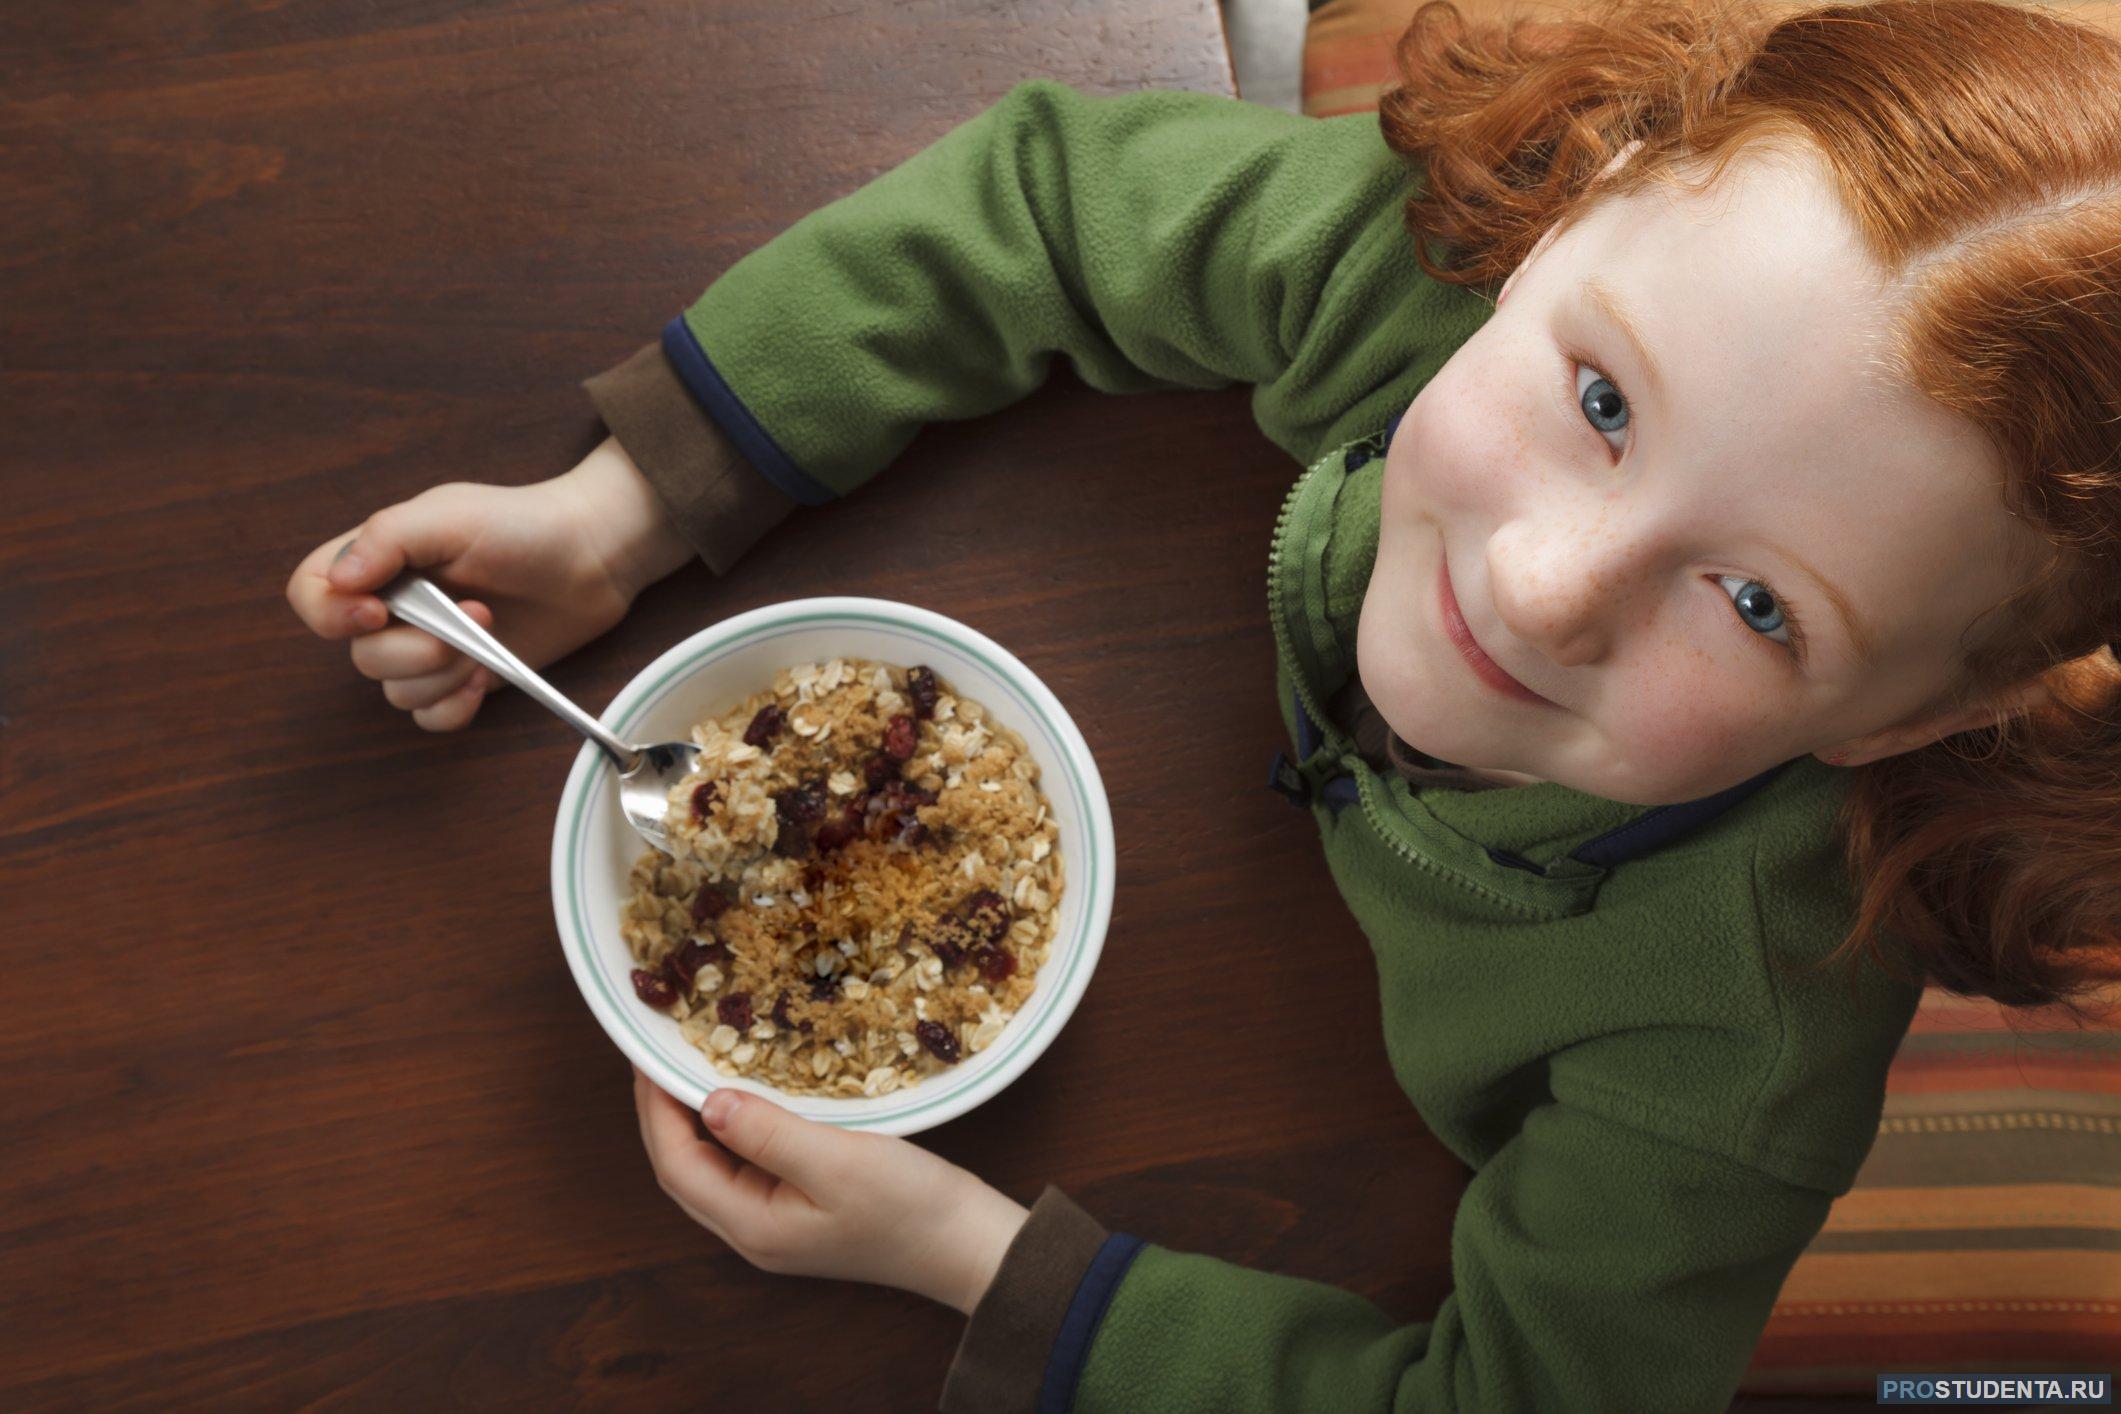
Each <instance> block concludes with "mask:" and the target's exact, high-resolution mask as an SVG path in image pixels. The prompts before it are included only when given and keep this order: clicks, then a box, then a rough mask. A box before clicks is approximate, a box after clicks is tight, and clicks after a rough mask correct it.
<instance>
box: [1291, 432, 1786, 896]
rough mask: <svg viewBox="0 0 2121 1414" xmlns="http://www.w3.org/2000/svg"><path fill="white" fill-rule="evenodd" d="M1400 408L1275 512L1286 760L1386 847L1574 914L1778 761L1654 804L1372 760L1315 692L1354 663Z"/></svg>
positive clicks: (1315, 470) (1326, 696)
mask: <svg viewBox="0 0 2121 1414" xmlns="http://www.w3.org/2000/svg"><path fill="white" fill-rule="evenodd" d="M1404 416H1405V414H1404V413H1401V414H1400V415H1399V416H1396V417H1394V418H1393V419H1392V420H1391V421H1390V423H1388V424H1387V425H1386V427H1385V428H1384V430H1383V431H1381V432H1376V433H1372V434H1370V435H1369V436H1366V437H1361V438H1357V439H1356V440H1354V441H1352V442H1349V443H1346V444H1343V445H1342V446H1339V447H1336V448H1334V449H1333V450H1332V451H1330V452H1328V453H1327V454H1326V455H1325V456H1323V457H1321V458H1320V459H1319V460H1318V461H1316V462H1314V463H1313V464H1312V465H1311V467H1310V468H1309V469H1308V470H1307V471H1306V472H1305V473H1304V475H1303V476H1302V478H1301V479H1299V480H1298V482H1297V483H1296V485H1295V486H1294V487H1293V488H1292V489H1291V490H1290V492H1289V495H1288V498H1287V500H1286V501H1285V503H1284V505H1283V507H1282V513H1281V516H1280V518H1279V519H1278V520H1277V521H1276V524H1275V534H1274V545H1273V550H1272V553H1271V554H1270V556H1269V560H1268V576H1267V579H1268V597H1269V603H1270V612H1271V614H1272V617H1273V620H1274V629H1275V641H1276V644H1277V647H1278V649H1279V650H1280V652H1281V657H1282V664H1283V668H1284V671H1285V673H1286V674H1287V676H1288V680H1289V683H1290V687H1291V691H1292V695H1293V698H1294V701H1293V703H1292V704H1291V705H1292V707H1293V709H1294V711H1293V716H1294V719H1295V721H1296V725H1297V743H1296V744H1297V749H1298V751H1299V753H1300V754H1301V755H1302V757H1303V758H1304V759H1303V760H1301V761H1299V762H1298V763H1297V764H1298V769H1299V770H1300V771H1301V772H1302V774H1304V775H1305V776H1306V777H1308V778H1310V779H1312V781H1313V783H1314V784H1315V785H1317V786H1319V787H1320V788H1321V789H1324V788H1325V787H1326V786H1327V784H1328V783H1329V782H1332V783H1333V784H1335V785H1337V787H1338V789H1337V791H1329V792H1327V793H1326V798H1327V799H1328V800H1329V801H1333V800H1335V799H1336V798H1337V800H1338V801H1339V802H1340V803H1341V804H1343V805H1344V804H1359V805H1360V806H1361V808H1362V809H1363V811H1364V812H1365V814H1366V815H1367V816H1368V817H1369V819H1370V823H1371V824H1372V826H1373V827H1374V828H1376V830H1377V831H1378V833H1379V834H1380V835H1381V836H1383V837H1384V838H1385V840H1386V842H1387V843H1388V844H1390V845H1392V846H1393V847H1394V848H1395V849H1397V850H1399V851H1400V852H1401V853H1403V854H1406V855H1408V856H1409V858H1410V859H1414V860H1416V861H1417V862H1420V863H1424V864H1428V865H1430V866H1432V867H1436V868H1439V869H1441V870H1443V871H1444V872H1445V873H1447V874H1449V875H1450V876H1452V877H1454V878H1456V879H1457V880H1458V881H1459V882H1461V883H1463V884H1465V885H1466V886H1468V887H1469V888H1472V889H1473V890H1474V891H1475V892H1477V893H1480V894H1483V895H1486V896H1489V897H1491V898H1499V899H1501V900H1504V901H1506V902H1508V903H1510V904H1512V905H1514V906H1516V907H1518V908H1521V909H1530V910H1532V911H1534V912H1536V913H1540V914H1546V915H1566V914H1570V913H1576V912H1580V911H1582V910H1583V909H1585V908H1588V907H1589V906H1590V905H1591V903H1592V902H1593V900H1594V899H1595V897H1596V894H1597V890H1598V885H1599V883H1600V882H1601V881H1602V880H1603V879H1604V878H1605V877H1606V875H1607V874H1608V872H1609V871H1610V870H1611V869H1612V868H1613V867H1614V866H1615V865H1617V864H1619V863H1622V862H1624V861H1626V860H1628V859H1633V858H1638V857H1640V856H1642V855H1644V854H1647V853H1650V852H1653V851H1655V850H1657V849H1659V848H1661V847H1663V846H1664V845H1665V844H1667V843H1669V842H1670V841H1671V840H1673V839H1676V838H1678V837H1679V836H1680V835H1682V834H1685V833H1688V832H1690V831H1692V830H1694V829H1696V828H1698V827H1700V826H1702V825H1704V824H1706V823H1707V822H1708V821H1710V820H1713V819H1714V818H1716V817H1717V816H1718V815H1721V814H1723V813H1724V812H1726V811H1728V810H1729V809H1731V808H1732V807H1733V806H1735V805H1737V804H1738V803H1739V802H1740V801H1743V800H1745V799H1746V798H1747V797H1749V796H1751V795H1753V794H1754V793H1756V792H1757V791H1759V790H1761V789H1762V788H1763V787H1765V786H1766V785H1768V784H1769V783H1770V782H1771V781H1772V780H1773V779H1774V778H1775V777H1776V776H1777V775H1779V774H1780V773H1781V772H1782V771H1783V770H1784V769H1785V768H1786V767H1787V766H1788V765H1789V764H1790V763H1787V762H1785V763H1782V764H1781V765H1778V766H1775V767H1771V768H1770V769H1768V770H1767V771H1764V772H1762V773H1760V774H1759V775H1757V776H1755V777H1753V778H1752V779H1750V780H1748V781H1744V782H1741V783H1740V784H1738V785H1736V786H1733V787H1731V788H1729V789H1728V790H1724V791H1719V792H1717V793H1716V794H1714V795H1711V796H1708V797H1705V798H1704V799H1701V800H1697V801H1689V802H1685V803H1683V804H1674V805H1659V806H1645V805H1636V804H1628V803H1625V802H1621V801H1614V800H1607V799H1605V798H1603V797H1601V796H1595V795H1591V794H1588V793H1587V792H1584V791H1579V790H1575V789H1572V788H1571V787H1568V786H1564V785H1560V784H1558V783H1555V782H1543V783H1541V784H1538V785H1530V786H1513V787H1509V788H1506V789H1501V790H1480V791H1469V790H1460V789H1452V788H1450V787H1448V786H1433V785H1432V786H1425V787H1419V788H1417V787H1415V786H1412V785H1410V784H1409V783H1408V782H1407V781H1406V780H1405V779H1404V778H1402V777H1400V776H1399V775H1398V774H1397V773H1396V772H1391V773H1383V774H1380V773H1378V772H1376V771H1375V770H1373V769H1371V768H1370V767H1369V766H1368V764H1367V763H1366V762H1364V761H1363V760H1362V759H1361V756H1360V753H1359V752H1358V751H1357V750H1356V747H1355V743H1354V742H1353V741H1352V740H1351V739H1350V738H1349V737H1348V736H1347V735H1346V733H1345V732H1344V731H1343V730H1342V729H1341V727H1340V726H1339V725H1338V724H1336V723H1334V722H1333V721H1332V720H1331V719H1330V717H1329V716H1328V715H1327V713H1326V711H1325V707H1324V704H1325V703H1327V702H1328V701H1330V700H1331V698H1332V696H1333V694H1334V693H1335V692H1337V691H1338V690H1339V688H1340V687H1341V686H1342V685H1343V684H1344V683H1345V682H1346V681H1347V680H1348V678H1349V677H1350V676H1351V675H1352V674H1353V673H1354V671H1355V661H1354V653H1355V633H1354V627H1355V623H1356V620H1357V617H1358V616H1359V613H1360V604H1361V596H1362V591H1363V589H1364V587H1365V586H1366V585H1367V583H1368V579H1369V573H1370V568H1371V566H1372V565H1373V564H1374V563H1375V560H1376V550H1377V526H1378V517H1377V497H1378V487H1379V485H1380V480H1381V475H1382V466H1381V464H1382V460H1383V456H1384V451H1385V448H1386V447H1388V446H1389V445H1390V443H1391V439H1392V435H1393V433H1394V432H1395V431H1397V429H1398V426H1399V423H1400V421H1401V419H1402V418H1403V417H1404ZM1365 468H1368V469H1369V470H1368V471H1367V472H1366V473H1365ZM1336 778H1346V779H1336ZM1350 781H1352V787H1351V785H1350V784H1349V782H1350ZM1337 809H1338V807H1337V806H1336V813H1337Z"/></svg>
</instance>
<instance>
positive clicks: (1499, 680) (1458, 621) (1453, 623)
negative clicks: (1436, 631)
mask: <svg viewBox="0 0 2121 1414" xmlns="http://www.w3.org/2000/svg"><path fill="white" fill-rule="evenodd" d="M1439 543H1440V542H1439ZM1436 597H1437V599H1438V600H1439V601H1440V603H1441V604H1442V607H1443V627H1444V632H1445V633H1447V634H1449V635H1450V636H1451V643H1452V646H1453V647H1455V648H1457V649H1458V656H1459V657H1460V658H1463V659H1464V660H1465V664H1466V666H1467V667H1469V668H1471V669H1472V670H1473V675H1474V676H1475V677H1477V678H1479V679H1480V680H1481V681H1482V682H1484V683H1486V684H1487V685H1488V686H1489V687H1492V688H1494V689H1495V690H1496V691H1497V692H1499V693H1501V694H1502V695H1503V696H1505V697H1514V698H1517V699H1518V700H1519V701H1522V702H1538V703H1542V704H1544V705H1545V706H1548V707H1552V706H1553V705H1554V703H1553V702H1552V701H1550V700H1549V699H1547V698H1544V697H1541V696H1540V695H1539V694H1538V693H1536V692H1534V691H1532V689H1530V688H1529V687H1526V686H1525V685H1524V684H1523V683H1521V682H1519V681H1518V680H1517V679H1515V678H1513V677H1511V676H1510V675H1509V674H1508V673H1506V672H1504V671H1503V669H1502V664H1500V663H1498V662H1496V661H1495V660H1494V659H1493V658H1490V657H1489V656H1488V655H1487V653H1486V652H1485V651H1483V650H1482V648H1481V646H1480V642H1479V640H1477V639H1475V638H1474V637H1473V630H1472V629H1471V628H1469V627H1467V625H1466V620H1465V615H1463V614H1461V613H1459V611H1458V596H1457V595H1456V594H1453V593H1452V592H1451V566H1450V562H1449V560H1448V559H1447V558H1446V557H1444V556H1443V555H1441V554H1439V555H1438V556H1437V557H1436Z"/></svg>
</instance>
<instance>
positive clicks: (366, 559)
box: [325, 483, 478, 594]
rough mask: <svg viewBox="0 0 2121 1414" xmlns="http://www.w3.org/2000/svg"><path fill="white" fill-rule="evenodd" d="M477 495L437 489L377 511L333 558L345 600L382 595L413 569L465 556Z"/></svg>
mask: <svg viewBox="0 0 2121 1414" xmlns="http://www.w3.org/2000/svg"><path fill="white" fill-rule="evenodd" d="M473 490H474V488H472V487H469V486H465V485H463V484H460V483H451V484H450V485H447V486H436V487H432V488H430V489H428V490H426V491H422V492H421V493H420V494H419V495H417V496H415V497H413V498H412V499H411V500H409V501H400V502H399V503H398V504H397V505H395V506H387V507H385V508H384V509H382V510H380V511H377V512H376V513H375V514H374V515H372V516H370V517H369V518H368V523H367V524H366V525H364V526H362V527H361V528H360V530H359V531H357V532H356V533H355V534H354V536H353V538H352V540H351V541H350V542H348V543H347V544H345V545H342V546H339V547H338V548H337V549H336V550H335V551H334V552H333V557H332V560H331V563H330V564H329V565H327V566H326V567H325V573H326V575H327V577H328V578H329V579H330V580H331V583H332V587H333V588H335V589H337V590H338V591H339V592H341V593H342V594H352V593H358V592H361V591H364V590H376V589H380V588H382V587H383V586H384V585H386V584H388V583H389V582H390V581H391V579H392V578H393V577H394V576H395V575H396V574H397V573H398V571H399V570H402V569H404V568H405V567H406V566H407V565H413V566H420V565H433V564H441V563H444V562H446V561H449V560H453V559H455V558H456V557H457V556H458V555H461V554H462V553H463V552H464V547H465V546H466V545H468V544H469V543H470V541H471V537H472V536H473V535H474V534H475V533H476V529H477V524H478V522H477V519H476V517H475V516H473V515H471V514H469V513H468V507H467V505H466V502H467V501H468V500H470V499H471V497H470V495H468V494H467V493H470V492H473Z"/></svg>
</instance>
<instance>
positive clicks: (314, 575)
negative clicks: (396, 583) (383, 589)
mask: <svg viewBox="0 0 2121 1414" xmlns="http://www.w3.org/2000/svg"><path fill="white" fill-rule="evenodd" d="M356 534H358V532H356V531H351V530H349V531H348V532H346V534H344V535H341V536H339V537H337V538H336V539H333V540H327V541H325V542H324V543H323V544H322V545H319V546H318V547H317V548H316V549H314V550H312V551H310V553H309V556H308V558H306V559H304V560H303V561H302V563H301V564H299V565H297V566H296V567H295V572H294V574H293V575H292V576H291V577H290V578H289V579H288V581H287V602H288V604H289V605H290V606H291V607H292V608H293V609H294V611H295V613H296V614H297V615H298V616H300V618H301V620H302V622H303V623H305V624H307V625H308V626H309V629H310V631H311V632H312V633H315V634H317V635H318V636H320V637H323V638H351V637H353V636H354V635H355V634H358V633H369V632H373V631H374V630H376V629H379V628H381V627H383V625H384V624H386V623H388V622H389V621H390V611H389V610H388V609H386V608H384V607H383V601H382V600H381V599H378V598H376V597H375V596H374V595H373V594H361V593H348V592H345V591H342V590H340V589H339V588H338V587H337V586H336V585H334V584H333V583H332V582H331V579H330V578H329V573H328V572H329V571H330V569H331V563H332V557H333V556H334V555H336V554H337V553H338V552H339V549H340V547H342V546H344V545H347V544H350V543H351V542H352V540H353V538H354V536H355V535H356Z"/></svg>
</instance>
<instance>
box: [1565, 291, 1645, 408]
mask: <svg viewBox="0 0 2121 1414" xmlns="http://www.w3.org/2000/svg"><path fill="white" fill-rule="evenodd" d="M1579 294H1580V296H1581V298H1582V301H1583V303H1584V304H1586V305H1588V306H1589V307H1590V308H1591V309H1594V310H1596V311H1597V312H1598V313H1599V314H1602V315H1604V316H1605V318H1606V321H1607V322H1608V323H1610V324H1611V325H1612V326H1613V327H1614V328H1616V329H1618V330H1619V331H1620V337H1621V338H1623V339H1625V340H1626V341H1627V344H1628V350H1629V352H1631V353H1633V354H1634V356H1635V364H1636V366H1637V367H1638V368H1640V369H1641V370H1642V373H1643V376H1644V377H1645V378H1647V379H1649V380H1650V387H1651V388H1652V389H1653V390H1654V391H1655V392H1656V394H1657V396H1658V397H1660V398H1662V397H1663V396H1664V395H1665V391H1664V374H1663V372H1662V370H1660V369H1659V368H1658V367H1657V360H1656V359H1654V358H1651V357H1650V346H1649V341H1648V340H1646V339H1644V338H1643V337H1642V326H1641V325H1639V324H1637V323H1636V322H1635V320H1634V318H1633V317H1632V316H1631V315H1629V313H1628V311H1627V309H1626V307H1625V306H1623V305H1622V304H1621V303H1620V297H1619V296H1618V295H1616V294H1614V293H1613V291H1612V290H1611V289H1609V288H1608V287H1607V286H1606V285H1605V283H1604V282H1603V281H1601V280H1600V279H1599V278H1598V277H1597V276H1596V275H1587V276H1585V277H1584V281H1583V285H1582V288H1581V290H1580V291H1579Z"/></svg>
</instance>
